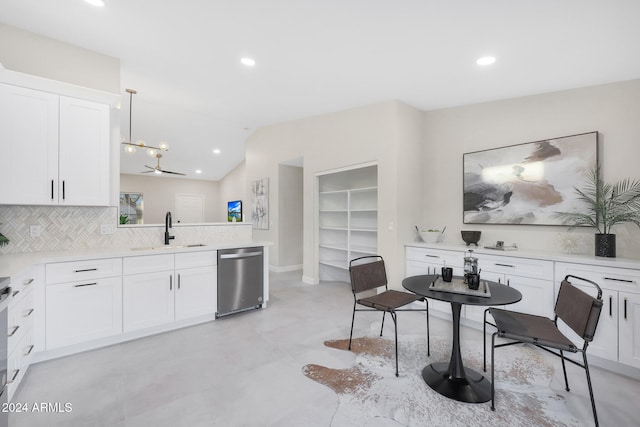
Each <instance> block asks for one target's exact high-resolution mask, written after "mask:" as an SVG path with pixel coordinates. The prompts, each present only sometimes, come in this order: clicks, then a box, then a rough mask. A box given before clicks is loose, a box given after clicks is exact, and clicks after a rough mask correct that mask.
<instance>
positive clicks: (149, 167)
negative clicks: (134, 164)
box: [144, 165, 155, 170]
mask: <svg viewBox="0 0 640 427" xmlns="http://www.w3.org/2000/svg"><path fill="white" fill-rule="evenodd" d="M144 167H145V168H148V169H151V170H155V168H152V167H151V166H147V165H144Z"/></svg>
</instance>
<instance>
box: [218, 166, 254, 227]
mask: <svg viewBox="0 0 640 427" xmlns="http://www.w3.org/2000/svg"><path fill="white" fill-rule="evenodd" d="M219 191H220V211H219V212H217V214H219V215H221V216H222V218H224V219H221V221H227V202H230V201H233V200H242V217H243V218H242V220H243V221H251V217H250V216H249V215H247V203H248V199H247V194H248V193H247V188H246V185H245V162H242V163H240V164H239V165H238V166H236V167H235V169H233V170H232V171H231V172H229V173H228V174H227V175H225V177H224V178H223V179H222V180H220V181H219Z"/></svg>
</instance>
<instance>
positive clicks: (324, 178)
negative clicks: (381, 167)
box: [318, 165, 378, 282]
mask: <svg viewBox="0 0 640 427" xmlns="http://www.w3.org/2000/svg"><path fill="white" fill-rule="evenodd" d="M318 188H319V194H318V197H319V204H318V206H319V212H318V224H319V230H318V238H319V248H318V249H319V250H318V255H319V256H318V261H319V274H320V280H321V281H344V282H349V260H351V259H354V258H358V257H361V256H366V255H375V254H377V249H378V167H377V165H370V166H365V167H358V168H354V169H348V170H342V171H339V172H334V173H326V174H321V175H319V176H318Z"/></svg>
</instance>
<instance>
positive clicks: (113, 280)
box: [46, 277, 122, 350]
mask: <svg viewBox="0 0 640 427" xmlns="http://www.w3.org/2000/svg"><path fill="white" fill-rule="evenodd" d="M46 301H47V310H46V328H47V331H46V343H47V350H51V349H54V348H58V347H63V346H67V345H71V344H78V343H82V342H86V341H91V340H94V339H99V338H105V337H109V336H112V335H117V334H120V333H122V279H121V278H120V277H109V278H101V279H94V280H87V281H79V282H70V283H58V284H53V285H47V289H46Z"/></svg>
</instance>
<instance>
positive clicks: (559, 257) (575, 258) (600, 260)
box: [405, 242, 640, 270]
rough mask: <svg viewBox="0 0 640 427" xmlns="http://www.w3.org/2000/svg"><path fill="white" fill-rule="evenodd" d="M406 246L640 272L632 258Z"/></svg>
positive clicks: (440, 245)
mask: <svg viewBox="0 0 640 427" xmlns="http://www.w3.org/2000/svg"><path fill="white" fill-rule="evenodd" d="M405 246H410V247H416V248H429V249H442V250H450V251H467V250H469V249H472V250H473V253H474V254H485V255H495V256H508V257H515V258H530V259H542V260H547V261H556V262H573V263H578V264H589V265H598V266H603V267H615V268H631V269H635V270H640V260H637V259H631V258H604V257H597V256H595V255H586V254H566V253H560V252H551V251H541V250H540V251H536V250H523V249H516V250H507V251H502V250H495V249H485V248H484V247H482V246H478V247H476V246H466V245H463V244H460V245H452V244H447V243H424V242H410V243H406V244H405Z"/></svg>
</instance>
